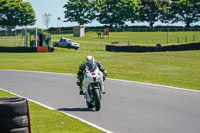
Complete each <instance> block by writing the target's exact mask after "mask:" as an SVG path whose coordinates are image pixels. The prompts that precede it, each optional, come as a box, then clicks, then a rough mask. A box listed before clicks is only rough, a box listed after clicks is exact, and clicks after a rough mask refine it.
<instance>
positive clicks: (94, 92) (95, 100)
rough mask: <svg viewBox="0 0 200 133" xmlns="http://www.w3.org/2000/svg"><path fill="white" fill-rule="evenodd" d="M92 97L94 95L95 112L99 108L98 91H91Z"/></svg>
mask: <svg viewBox="0 0 200 133" xmlns="http://www.w3.org/2000/svg"><path fill="white" fill-rule="evenodd" d="M93 95H94V102H95V110H96V111H99V110H100V108H101V103H100V96H99V90H98V89H95V90H93Z"/></svg>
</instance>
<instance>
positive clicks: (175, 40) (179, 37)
mask: <svg viewBox="0 0 200 133" xmlns="http://www.w3.org/2000/svg"><path fill="white" fill-rule="evenodd" d="M167 35H168V43H167ZM60 37H66V38H71V39H73V40H75V41H76V42H79V43H80V44H82V46H83V45H86V47H87V46H88V47H90V48H91V47H92V46H93V45H95V44H96V45H98V46H99V49H100V44H101V43H103V44H111V42H119V43H120V45H127V44H128V41H129V43H130V45H144V46H156V44H157V43H161V44H162V46H166V45H172V44H173V45H174V44H175V45H178V44H183V43H191V42H197V41H200V32H194V31H193V32H168V33H167V32H110V36H109V38H108V36H105V37H104V38H101V39H100V38H98V36H97V33H96V32H87V33H86V35H85V37H84V38H77V37H73V35H72V34H64V35H53V36H52V39H53V41H55V40H59V38H60ZM82 48H84V47H82ZM90 48H88V49H90ZM86 49H87V48H86Z"/></svg>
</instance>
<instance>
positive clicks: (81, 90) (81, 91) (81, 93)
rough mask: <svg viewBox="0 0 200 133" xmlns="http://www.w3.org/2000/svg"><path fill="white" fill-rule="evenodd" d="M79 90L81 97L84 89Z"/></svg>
mask: <svg viewBox="0 0 200 133" xmlns="http://www.w3.org/2000/svg"><path fill="white" fill-rule="evenodd" d="M79 89H80V92H79V94H80V95H83V89H82V87H80V88H79Z"/></svg>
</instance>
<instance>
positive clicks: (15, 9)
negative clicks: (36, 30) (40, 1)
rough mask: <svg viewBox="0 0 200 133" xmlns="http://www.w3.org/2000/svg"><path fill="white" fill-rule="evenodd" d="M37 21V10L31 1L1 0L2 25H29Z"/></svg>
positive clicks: (0, 14) (0, 22)
mask: <svg viewBox="0 0 200 133" xmlns="http://www.w3.org/2000/svg"><path fill="white" fill-rule="evenodd" d="M35 22H36V18H35V12H34V10H33V8H32V6H31V4H30V3H29V2H22V0H0V25H4V26H13V27H15V26H28V25H34V24H35Z"/></svg>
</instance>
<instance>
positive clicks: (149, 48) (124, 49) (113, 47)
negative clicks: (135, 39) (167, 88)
mask: <svg viewBox="0 0 200 133" xmlns="http://www.w3.org/2000/svg"><path fill="white" fill-rule="evenodd" d="M187 50H200V43H190V44H181V45H169V46H160V45H159V46H155V47H154V46H119V45H106V51H111V52H161V51H163V52H164V51H187Z"/></svg>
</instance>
